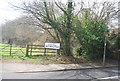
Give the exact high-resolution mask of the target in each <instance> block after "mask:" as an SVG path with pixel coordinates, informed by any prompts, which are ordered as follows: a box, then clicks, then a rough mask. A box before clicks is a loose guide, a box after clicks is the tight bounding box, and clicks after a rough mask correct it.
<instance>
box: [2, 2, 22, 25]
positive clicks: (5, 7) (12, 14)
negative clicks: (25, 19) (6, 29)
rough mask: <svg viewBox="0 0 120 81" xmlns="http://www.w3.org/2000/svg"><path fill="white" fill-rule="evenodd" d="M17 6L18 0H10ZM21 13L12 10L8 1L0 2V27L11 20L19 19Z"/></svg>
mask: <svg viewBox="0 0 120 81" xmlns="http://www.w3.org/2000/svg"><path fill="white" fill-rule="evenodd" d="M12 1H14V3H15V4H17V3H18V2H17V1H18V0H16V1H15V0H12ZM20 15H21V12H19V11H17V10H14V9H12V7H11V5H10V4H9V3H8V0H0V25H1V24H3V23H5V22H6V21H9V20H13V19H15V18H17V17H20Z"/></svg>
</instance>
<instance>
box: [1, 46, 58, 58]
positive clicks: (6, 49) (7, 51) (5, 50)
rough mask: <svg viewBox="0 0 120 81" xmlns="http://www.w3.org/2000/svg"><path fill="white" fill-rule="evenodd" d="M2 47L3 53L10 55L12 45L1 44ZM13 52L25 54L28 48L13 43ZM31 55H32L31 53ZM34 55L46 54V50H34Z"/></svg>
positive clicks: (20, 54)
mask: <svg viewBox="0 0 120 81" xmlns="http://www.w3.org/2000/svg"><path fill="white" fill-rule="evenodd" d="M0 49H1V50H2V51H0V54H1V55H10V45H9V44H0ZM29 51H30V50H29ZM32 51H36V50H35V49H32ZM48 51H49V52H50V51H51V50H48ZM11 54H12V55H19V56H25V54H26V48H21V47H17V46H14V45H12V50H11ZM29 55H30V53H29ZM32 55H44V50H43V52H42V53H41V52H39V51H38V52H32ZM46 55H56V53H46Z"/></svg>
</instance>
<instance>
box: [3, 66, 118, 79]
mask: <svg viewBox="0 0 120 81" xmlns="http://www.w3.org/2000/svg"><path fill="white" fill-rule="evenodd" d="M119 75H120V72H119V70H118V68H101V69H84V70H71V71H55V72H51V71H50V72H33V73H4V74H2V78H3V79H109V78H110V79H118V76H119Z"/></svg>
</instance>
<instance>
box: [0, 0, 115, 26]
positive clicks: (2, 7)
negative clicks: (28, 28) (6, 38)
mask: <svg viewBox="0 0 120 81" xmlns="http://www.w3.org/2000/svg"><path fill="white" fill-rule="evenodd" d="M21 1H27V0H0V25H1V24H4V23H5V22H7V21H9V20H14V19H15V18H18V17H20V16H21V15H22V12H20V11H18V10H14V9H12V8H11V5H10V4H9V3H8V2H11V3H14V4H16V5H17V4H18V5H20V3H21ZM76 1H79V0H76ZM86 1H87V0H86ZM92 1H93V0H92ZM94 1H98V2H100V1H103V0H94ZM104 1H113V0H104Z"/></svg>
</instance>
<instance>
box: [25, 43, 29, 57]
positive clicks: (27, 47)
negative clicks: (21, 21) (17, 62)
mask: <svg viewBox="0 0 120 81" xmlns="http://www.w3.org/2000/svg"><path fill="white" fill-rule="evenodd" d="M28 51H29V45H26V57H27V56H29V55H28Z"/></svg>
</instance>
